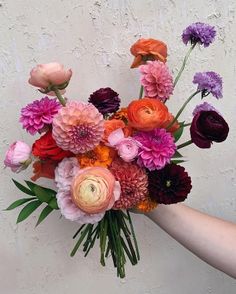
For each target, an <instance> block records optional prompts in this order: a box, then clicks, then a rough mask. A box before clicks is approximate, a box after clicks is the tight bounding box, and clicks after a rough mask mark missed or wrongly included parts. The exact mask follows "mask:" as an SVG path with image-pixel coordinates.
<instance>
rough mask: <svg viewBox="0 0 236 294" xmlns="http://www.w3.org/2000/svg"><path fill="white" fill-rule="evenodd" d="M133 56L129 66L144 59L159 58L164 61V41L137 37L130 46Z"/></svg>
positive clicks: (140, 62) (143, 61)
mask: <svg viewBox="0 0 236 294" xmlns="http://www.w3.org/2000/svg"><path fill="white" fill-rule="evenodd" d="M130 52H131V54H132V55H134V56H135V58H134V61H133V63H132V65H131V68H134V67H138V66H139V65H141V64H144V63H145V61H146V60H148V59H149V60H160V61H162V62H166V58H167V46H166V44H165V43H164V42H162V41H159V40H155V39H139V40H138V41H137V42H136V43H134V44H133V46H132V47H131V48H130Z"/></svg>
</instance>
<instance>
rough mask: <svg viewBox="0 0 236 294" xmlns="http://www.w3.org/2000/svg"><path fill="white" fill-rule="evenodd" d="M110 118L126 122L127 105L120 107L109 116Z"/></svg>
mask: <svg viewBox="0 0 236 294" xmlns="http://www.w3.org/2000/svg"><path fill="white" fill-rule="evenodd" d="M111 119H119V120H122V121H123V122H124V123H125V124H127V123H128V114H127V107H124V108H121V109H120V110H119V111H117V112H116V113H114V114H113V115H112V116H111Z"/></svg>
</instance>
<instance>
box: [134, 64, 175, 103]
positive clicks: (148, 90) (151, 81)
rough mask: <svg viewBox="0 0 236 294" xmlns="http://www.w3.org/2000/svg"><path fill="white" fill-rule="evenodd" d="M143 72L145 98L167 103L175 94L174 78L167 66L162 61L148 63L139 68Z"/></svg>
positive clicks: (142, 82)
mask: <svg viewBox="0 0 236 294" xmlns="http://www.w3.org/2000/svg"><path fill="white" fill-rule="evenodd" d="M139 69H140V72H141V75H142V76H141V84H142V85H143V87H144V90H145V96H147V97H150V98H157V99H160V100H162V101H165V100H166V99H168V98H169V97H170V95H171V94H172V93H173V90H174V85H173V78H172V76H171V74H170V72H169V69H168V67H167V65H166V64H165V63H163V62H161V61H156V60H155V61H147V63H146V64H144V65H141V66H140V67H139Z"/></svg>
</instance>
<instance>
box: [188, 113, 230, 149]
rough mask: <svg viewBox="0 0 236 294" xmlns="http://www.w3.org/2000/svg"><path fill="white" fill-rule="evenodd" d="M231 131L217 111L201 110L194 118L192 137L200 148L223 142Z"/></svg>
mask: <svg viewBox="0 0 236 294" xmlns="http://www.w3.org/2000/svg"><path fill="white" fill-rule="evenodd" d="M228 133H229V126H228V124H227V122H226V121H225V120H224V119H223V117H222V116H221V115H220V114H219V113H217V112H216V111H213V110H211V111H199V112H198V113H197V114H196V115H195V116H194V118H193V121H192V124H191V127H190V134H191V139H192V141H193V143H194V144H195V145H197V146H198V147H199V148H210V147H211V144H212V141H213V142H223V141H224V140H225V139H226V138H227V136H228Z"/></svg>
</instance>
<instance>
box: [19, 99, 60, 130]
mask: <svg viewBox="0 0 236 294" xmlns="http://www.w3.org/2000/svg"><path fill="white" fill-rule="evenodd" d="M60 108H61V104H60V103H59V102H57V99H56V98H55V99H49V98H48V97H47V96H46V97H44V98H42V99H41V100H35V101H33V102H32V103H30V104H28V105H26V107H23V108H22V109H21V117H20V122H21V123H22V125H23V128H24V129H26V130H27V132H29V133H30V134H31V135H34V134H36V133H37V132H39V131H42V130H43V129H44V128H45V127H46V126H47V125H50V124H51V123H52V120H53V117H54V115H55V114H56V113H57V112H58V110H59V109H60Z"/></svg>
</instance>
